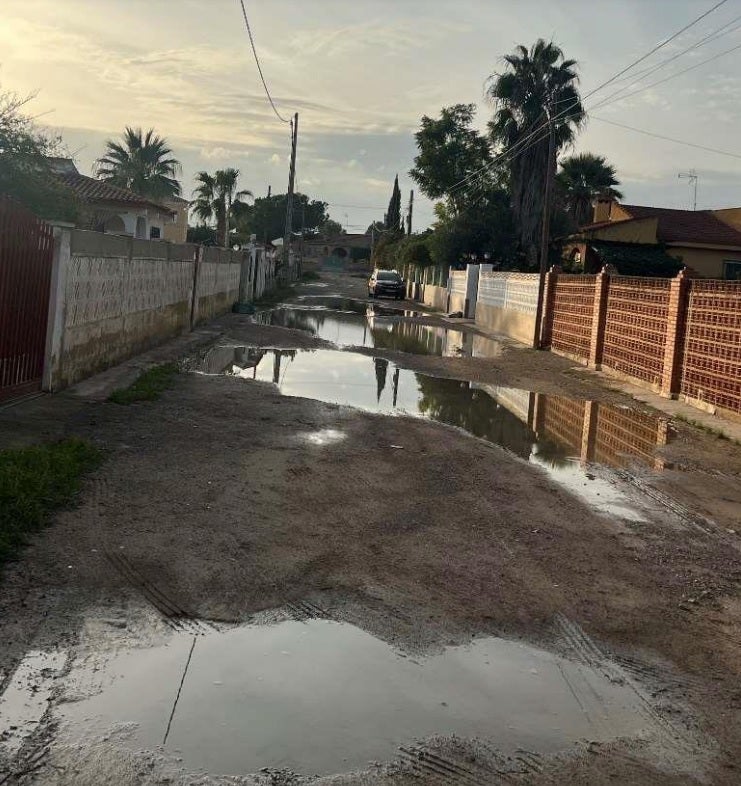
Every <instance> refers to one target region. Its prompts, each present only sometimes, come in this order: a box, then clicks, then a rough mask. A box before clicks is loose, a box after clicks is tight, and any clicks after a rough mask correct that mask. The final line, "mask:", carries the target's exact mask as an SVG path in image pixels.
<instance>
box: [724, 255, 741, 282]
mask: <svg viewBox="0 0 741 786" xmlns="http://www.w3.org/2000/svg"><path fill="white" fill-rule="evenodd" d="M723 278H724V279H725V280H726V281H741V260H737V259H726V260H724V261H723Z"/></svg>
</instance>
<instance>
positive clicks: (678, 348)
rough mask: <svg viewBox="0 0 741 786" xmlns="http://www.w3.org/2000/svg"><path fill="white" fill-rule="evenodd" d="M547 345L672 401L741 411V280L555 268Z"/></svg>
mask: <svg viewBox="0 0 741 786" xmlns="http://www.w3.org/2000/svg"><path fill="white" fill-rule="evenodd" d="M506 275H508V274H505V273H489V274H488V276H489V277H492V278H496V277H498V276H506ZM523 278H525V277H524V276H523ZM527 278H532V279H533V283H534V282H535V281H537V275H532V276H528V277H527ZM513 337H515V338H519V340H523V339H522V338H521V337H519V336H513ZM541 346H542V347H543V348H544V349H550V350H551V351H553V352H556V353H558V354H561V355H565V356H567V357H570V358H572V359H574V360H576V361H578V362H580V363H583V364H584V365H587V366H589V367H590V368H597V369H604V370H605V371H608V372H610V373H613V374H615V375H618V376H622V377H625V378H627V379H629V380H631V381H633V382H635V383H637V384H640V385H643V386H646V387H650V388H652V389H653V390H655V391H656V392H658V393H660V394H661V395H662V396H665V397H667V398H672V397H678V396H681V397H682V398H684V399H686V400H687V401H689V402H690V403H692V404H695V405H698V406H701V407H703V408H707V409H711V410H712V409H714V408H718V409H723V410H725V411H727V412H730V413H733V414H735V415H739V416H741V282H739V283H735V282H729V281H714V280H709V279H691V278H688V277H687V276H686V274H685V273H684V272H682V273H680V274H679V275H678V276H677V277H676V278H673V279H665V278H644V277H639V276H617V275H611V274H610V273H609V272H608V271H607V270H604V271H602V272H601V273H599V274H598V275H596V276H588V275H566V274H563V273H561V272H560V270H559V269H558V268H553V269H552V270H551V271H550V272H549V273H548V275H547V279H546V288H545V308H544V313H543V325H542V330H541Z"/></svg>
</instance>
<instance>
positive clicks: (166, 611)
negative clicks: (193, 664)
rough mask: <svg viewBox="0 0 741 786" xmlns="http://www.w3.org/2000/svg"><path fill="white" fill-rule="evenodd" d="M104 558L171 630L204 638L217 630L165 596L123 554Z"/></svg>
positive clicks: (109, 555)
mask: <svg viewBox="0 0 741 786" xmlns="http://www.w3.org/2000/svg"><path fill="white" fill-rule="evenodd" d="M106 557H107V558H108V560H109V562H110V563H111V564H112V565H113V566H114V567H115V568H116V570H118V572H119V573H120V574H121V575H122V576H123V577H124V578H125V579H126V581H127V582H128V583H129V584H130V585H131V586H132V587H133V588H134V589H135V590H137V591H138V592H139V593H140V594H141V595H142V596H143V597H144V599H145V600H147V601H148V602H149V603H150V604H151V605H152V606H154V608H155V609H157V611H158V612H159V613H160V615H161V616H162V618H163V620H164V622H165V624H166V625H167V626H168V627H169V628H171V629H172V630H174V631H176V632H178V633H188V634H190V635H194V636H205V635H206V634H208V633H213V632H215V631H217V630H218V628H217V627H216V626H214V625H211V624H210V623H207V622H204V621H203V620H201V619H198V618H196V617H194V616H193V615H192V614H190V613H189V612H187V611H186V610H185V609H183V608H182V607H181V606H179V605H178V604H177V603H176V602H175V601H173V600H172V599H171V598H169V597H168V596H167V595H165V593H164V592H163V591H162V590H161V589H160V588H159V587H157V586H156V585H155V584H153V583H152V582H151V581H149V579H147V578H146V577H145V576H144V575H143V574H142V573H141V572H140V571H139V570H137V568H135V567H134V565H133V564H132V563H131V561H130V560H129V559H128V557H126V556H125V555H124V554H121V553H117V552H111V551H107V552H106Z"/></svg>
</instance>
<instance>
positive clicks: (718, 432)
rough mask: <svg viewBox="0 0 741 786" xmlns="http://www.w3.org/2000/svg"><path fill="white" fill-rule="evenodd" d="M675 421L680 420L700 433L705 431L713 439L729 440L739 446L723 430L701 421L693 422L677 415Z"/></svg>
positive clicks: (736, 441) (684, 416)
mask: <svg viewBox="0 0 741 786" xmlns="http://www.w3.org/2000/svg"><path fill="white" fill-rule="evenodd" d="M674 419H675V420H679V421H681V422H682V423H686V424H687V425H688V426H692V427H693V428H696V429H699V430H700V431H704V432H705V433H706V434H709V435H710V436H711V437H715V438H716V439H722V440H728V441H729V442H735V443H736V444H737V445H738V444H739V442H738V440H735V439H731V437H729V436H728V434H726V433H725V432H724V431H723V430H722V429H719V428H713V426H708V425H706V424H705V423H702V422H701V421H699V420H693V419H692V418H688V417H687V416H686V415H681V414H679V415H675V416H674Z"/></svg>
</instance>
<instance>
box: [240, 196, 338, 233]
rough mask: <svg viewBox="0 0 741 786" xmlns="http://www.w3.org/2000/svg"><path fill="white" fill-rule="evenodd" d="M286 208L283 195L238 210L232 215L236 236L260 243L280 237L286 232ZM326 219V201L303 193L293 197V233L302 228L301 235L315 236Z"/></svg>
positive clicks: (258, 201)
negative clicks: (254, 238)
mask: <svg viewBox="0 0 741 786" xmlns="http://www.w3.org/2000/svg"><path fill="white" fill-rule="evenodd" d="M287 205H288V197H287V195H286V194H273V195H272V196H270V197H258V198H257V199H255V201H254V203H253V204H252V205H249V206H248V207H247V208H239V211H238V213H237V214H235V216H234V221H235V226H236V228H237V233H238V235H239V237H240V238H242V239H243V240H247V239H249V237H250V235H256V236H257V239H258V240H259V241H260V242H262V241H264V240H268V241H271V240H275V239H276V238H279V237H281V238H282V237H283V234H284V232H285V229H286V207H287ZM328 220H329V215H328V213H327V203H326V202H321V201H320V200H316V199H309V197H308V196H307V195H306V194H301V193H295V194H294V195H293V221H292V227H291V229H292V231H293V232H300V231H301V229H302V228H303V230H304V234H305V235H315V234H318V233H319V232H320V231H321V227H322V226H324V225H325V224H326V223H327V221H328ZM330 228H331V227H330Z"/></svg>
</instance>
